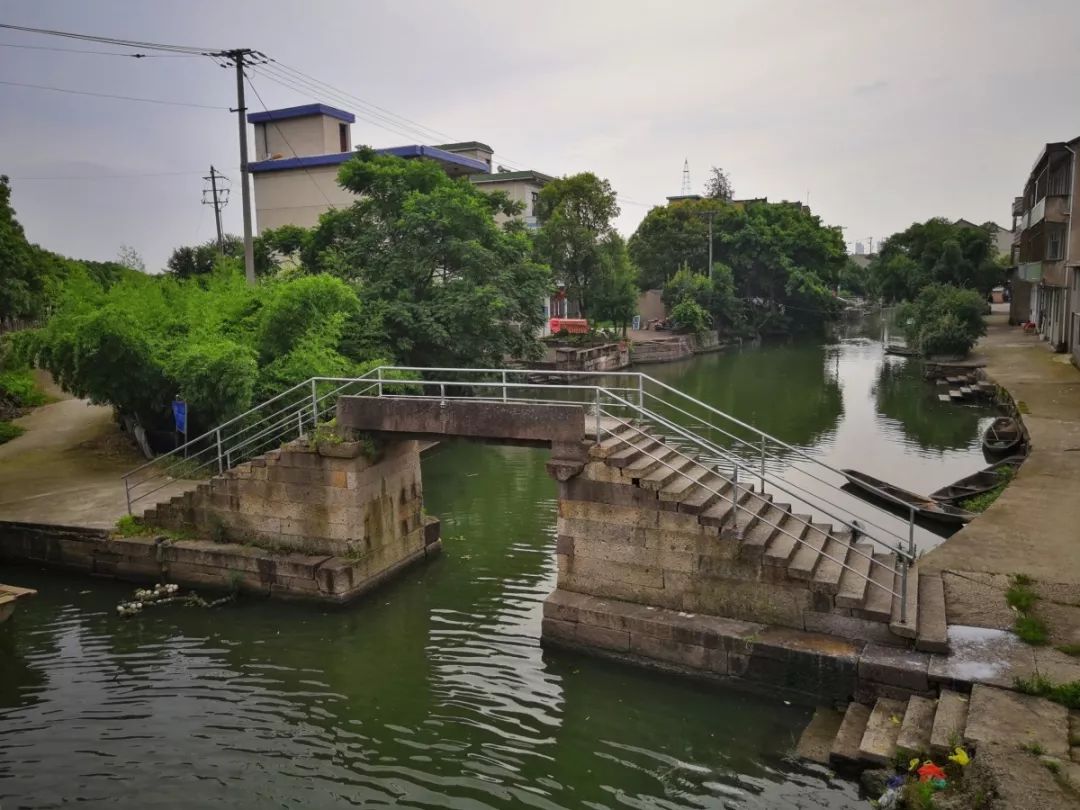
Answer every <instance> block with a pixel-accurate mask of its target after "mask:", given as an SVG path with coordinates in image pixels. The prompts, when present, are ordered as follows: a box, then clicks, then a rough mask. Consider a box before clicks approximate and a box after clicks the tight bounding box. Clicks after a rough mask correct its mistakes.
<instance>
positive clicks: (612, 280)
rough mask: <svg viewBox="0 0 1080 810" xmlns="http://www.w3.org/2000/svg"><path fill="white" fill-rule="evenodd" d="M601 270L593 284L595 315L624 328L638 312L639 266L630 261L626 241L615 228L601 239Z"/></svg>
mask: <svg viewBox="0 0 1080 810" xmlns="http://www.w3.org/2000/svg"><path fill="white" fill-rule="evenodd" d="M599 250H600V269H599V273H598V274H597V278H596V281H595V282H594V284H593V292H592V300H593V315H594V316H595V317H596V318H598V319H599V320H604V321H611V322H612V323H614V324H616V325H617V326H621V327H623V330H624V331H625V329H626V325H627V324H629V323H630V321H631V320H633V318H634V314H635V313H636V312H637V302H638V286H637V268H636V267H634V264H633V262H631V261H630V254H629V253H628V252H627V250H626V240H624V239H623V238H622V237H621V236H619V234H617V233H615V232H614V231H612V232H611V233H610V234H608V236H607V237H606V238H605V239H604V240H602V241H601V242H600V245H599Z"/></svg>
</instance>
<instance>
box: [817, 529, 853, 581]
mask: <svg viewBox="0 0 1080 810" xmlns="http://www.w3.org/2000/svg"><path fill="white" fill-rule="evenodd" d="M850 550H851V532H850V531H842V532H833V533H832V534H830V535H829V541H828V542H827V543H826V544H825V549H824V551H823V552H822V554H821V559H820V560H818V564H817V568H815V569H814V576H813V578H812V579H811V580H810V588H811V590H815V591H820V592H823V593H830V594H835V593H836V592H837V591H839V590H840V578H841V576H843V574H844V566H845V565H847V561H848V556H849V555H848V552H849V551H850Z"/></svg>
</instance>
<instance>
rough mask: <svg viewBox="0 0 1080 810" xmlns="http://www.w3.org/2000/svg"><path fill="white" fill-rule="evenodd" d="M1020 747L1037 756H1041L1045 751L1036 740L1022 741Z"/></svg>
mask: <svg viewBox="0 0 1080 810" xmlns="http://www.w3.org/2000/svg"><path fill="white" fill-rule="evenodd" d="M1020 747H1021V748H1022V749H1024V750H1025V751H1027V752H1028V753H1029V754H1034V755H1035V756H1037V757H1041V756H1042V755H1043V754H1045V753H1046V751H1045V750H1044V749H1043V747H1042V745H1040V744H1039V743H1037V742H1029V743H1024V744H1023V745H1021V746H1020Z"/></svg>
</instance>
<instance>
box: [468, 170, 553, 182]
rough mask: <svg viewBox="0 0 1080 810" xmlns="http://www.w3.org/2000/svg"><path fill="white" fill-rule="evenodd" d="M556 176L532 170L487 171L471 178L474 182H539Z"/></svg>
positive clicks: (550, 179) (547, 180)
mask: <svg viewBox="0 0 1080 810" xmlns="http://www.w3.org/2000/svg"><path fill="white" fill-rule="evenodd" d="M554 179H555V178H554V177H552V176H551V175H549V174H541V173H540V172H534V171H532V170H529V171H523V172H487V173H484V174H471V175H469V180H470V181H472V182H473V183H508V182H512V181H514V180H535V181H536V182H538V183H550V182H551V181H552V180H554Z"/></svg>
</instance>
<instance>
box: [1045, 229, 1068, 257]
mask: <svg viewBox="0 0 1080 810" xmlns="http://www.w3.org/2000/svg"><path fill="white" fill-rule="evenodd" d="M1064 243H1065V226H1064V225H1052V226H1051V227H1049V228H1047V230H1046V260H1047V261H1051V262H1053V261H1058V260H1059V259H1061V258H1062V257H1063V255H1064V253H1063V250H1064Z"/></svg>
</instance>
